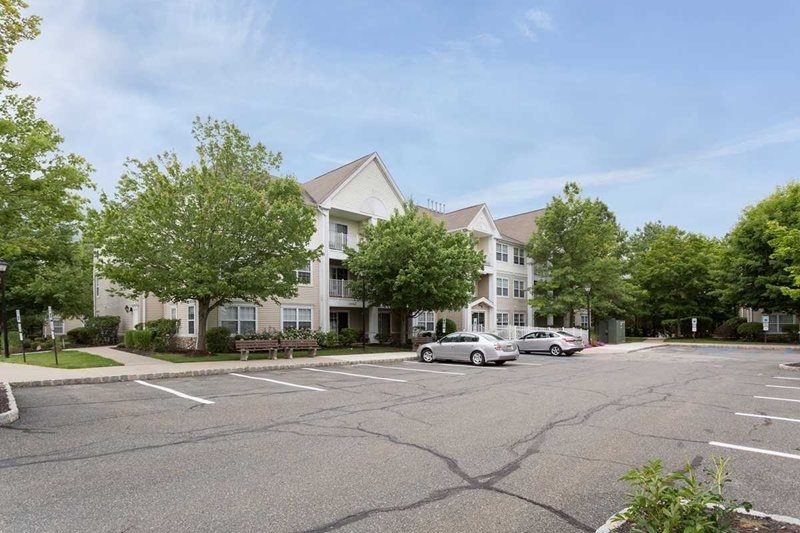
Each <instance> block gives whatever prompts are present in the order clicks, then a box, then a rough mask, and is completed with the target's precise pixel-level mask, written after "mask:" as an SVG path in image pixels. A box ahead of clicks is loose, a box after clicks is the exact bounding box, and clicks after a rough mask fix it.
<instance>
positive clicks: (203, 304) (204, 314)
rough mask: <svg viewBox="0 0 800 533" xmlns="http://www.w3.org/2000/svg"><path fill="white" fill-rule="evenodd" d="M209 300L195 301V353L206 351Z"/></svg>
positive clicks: (200, 299) (199, 299)
mask: <svg viewBox="0 0 800 533" xmlns="http://www.w3.org/2000/svg"><path fill="white" fill-rule="evenodd" d="M210 306H211V298H198V299H197V351H198V352H205V351H206V326H207V324H208V315H209V313H210V312H211V310H210V309H209V307H210Z"/></svg>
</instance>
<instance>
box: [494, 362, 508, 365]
mask: <svg viewBox="0 0 800 533" xmlns="http://www.w3.org/2000/svg"><path fill="white" fill-rule="evenodd" d="M494 364H496V365H497V366H500V365H504V364H506V362H505V361H495V362H494Z"/></svg>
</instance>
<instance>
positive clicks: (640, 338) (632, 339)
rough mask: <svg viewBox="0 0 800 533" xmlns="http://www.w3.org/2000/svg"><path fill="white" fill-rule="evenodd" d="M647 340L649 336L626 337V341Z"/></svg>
mask: <svg viewBox="0 0 800 533" xmlns="http://www.w3.org/2000/svg"><path fill="white" fill-rule="evenodd" d="M645 340H647V337H625V342H642V341H645Z"/></svg>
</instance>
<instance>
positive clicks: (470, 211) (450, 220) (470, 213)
mask: <svg viewBox="0 0 800 533" xmlns="http://www.w3.org/2000/svg"><path fill="white" fill-rule="evenodd" d="M483 206H484V204H478V205H472V206H470V207H465V208H463V209H459V210H457V211H452V212H450V213H440V212H438V211H432V210H430V209H428V208H425V207H419V210H420V211H421V212H423V213H427V214H429V215H430V216H431V217H433V219H434V220H436V221H441V222H444V227H445V228H447V230H448V231H453V230H457V229H462V228H466V227H467V226H469V223H470V222H472V220H473V219H474V218H475V217H476V216H477V215H478V213H479V212H480V210H481V208H482V207H483Z"/></svg>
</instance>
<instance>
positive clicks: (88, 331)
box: [67, 326, 100, 346]
mask: <svg viewBox="0 0 800 533" xmlns="http://www.w3.org/2000/svg"><path fill="white" fill-rule="evenodd" d="M99 334H100V330H98V329H97V328H90V327H87V326H83V327H80V328H75V329H71V330H69V331H68V332H67V338H68V339H69V342H71V343H72V344H80V345H82V346H92V345H93V344H95V341H96V339H97V337H98V336H99Z"/></svg>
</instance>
